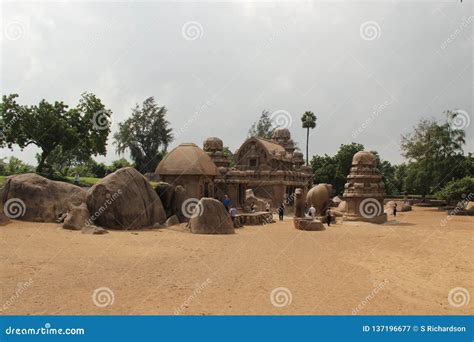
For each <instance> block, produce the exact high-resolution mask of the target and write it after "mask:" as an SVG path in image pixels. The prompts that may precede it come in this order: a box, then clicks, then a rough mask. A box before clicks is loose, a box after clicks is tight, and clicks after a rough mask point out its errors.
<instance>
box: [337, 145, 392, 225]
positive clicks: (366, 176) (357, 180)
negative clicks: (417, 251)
mask: <svg viewBox="0 0 474 342" xmlns="http://www.w3.org/2000/svg"><path fill="white" fill-rule="evenodd" d="M343 197H344V200H345V201H346V211H345V213H344V216H343V219H344V220H346V221H366V222H372V223H384V222H386V221H387V214H385V213H384V205H383V203H384V197H385V184H384V183H383V181H382V176H381V175H380V171H379V170H378V169H377V168H376V167H375V157H374V155H373V154H372V153H370V152H367V151H360V152H357V153H356V154H354V157H353V158H352V167H351V170H350V173H349V175H348V176H347V183H346V185H345V186H344V195H343Z"/></svg>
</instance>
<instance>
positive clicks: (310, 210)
mask: <svg viewBox="0 0 474 342" xmlns="http://www.w3.org/2000/svg"><path fill="white" fill-rule="evenodd" d="M308 214H309V215H310V216H311V217H312V218H313V219H314V218H315V217H316V208H315V207H314V206H313V205H311V207H309V209H308Z"/></svg>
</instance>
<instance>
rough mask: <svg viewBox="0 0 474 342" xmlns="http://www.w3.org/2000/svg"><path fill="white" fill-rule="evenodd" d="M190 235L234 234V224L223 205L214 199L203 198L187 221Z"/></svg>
mask: <svg viewBox="0 0 474 342" xmlns="http://www.w3.org/2000/svg"><path fill="white" fill-rule="evenodd" d="M189 227H190V230H191V233H194V234H234V233H235V230H234V224H233V223H232V219H231V218H230V215H229V214H228V213H227V211H226V210H225V207H224V205H223V204H222V203H221V202H220V201H218V200H216V199H214V198H207V197H203V198H201V200H200V201H199V203H198V204H197V205H196V208H195V210H194V214H193V216H192V217H191V219H190V220H189Z"/></svg>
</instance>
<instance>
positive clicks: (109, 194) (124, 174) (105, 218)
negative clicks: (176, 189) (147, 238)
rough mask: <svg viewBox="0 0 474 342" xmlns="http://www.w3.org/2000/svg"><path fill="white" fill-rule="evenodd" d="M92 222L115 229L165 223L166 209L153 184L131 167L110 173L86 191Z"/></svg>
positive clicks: (137, 227)
mask: <svg viewBox="0 0 474 342" xmlns="http://www.w3.org/2000/svg"><path fill="white" fill-rule="evenodd" d="M86 202H87V208H88V210H89V213H90V215H91V219H92V221H93V224H95V225H97V226H101V227H106V228H115V229H139V228H142V227H151V226H154V225H156V224H157V223H158V224H162V223H164V222H165V221H166V214H165V210H164V209H163V205H162V204H161V200H160V198H159V197H158V195H157V194H156V192H155V191H154V190H153V187H152V186H151V185H150V183H149V182H148V181H147V180H146V178H145V177H143V175H142V174H141V173H140V172H138V171H137V170H135V169H134V168H131V167H125V168H122V169H119V170H117V171H115V172H114V173H111V174H110V175H108V176H107V177H105V178H103V179H102V180H100V181H99V182H98V183H96V184H95V185H94V186H92V187H91V188H90V189H89V190H88V191H87V198H86Z"/></svg>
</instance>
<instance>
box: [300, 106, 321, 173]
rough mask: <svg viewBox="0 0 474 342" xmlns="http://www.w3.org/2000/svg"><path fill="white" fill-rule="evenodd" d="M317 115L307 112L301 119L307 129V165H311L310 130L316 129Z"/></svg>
mask: <svg viewBox="0 0 474 342" xmlns="http://www.w3.org/2000/svg"><path fill="white" fill-rule="evenodd" d="M316 119H317V118H316V115H314V113H313V112H310V111H306V112H304V114H303V116H302V117H301V122H302V123H303V128H306V165H308V164H309V159H308V145H309V129H310V128H311V129H313V128H315V127H316Z"/></svg>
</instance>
